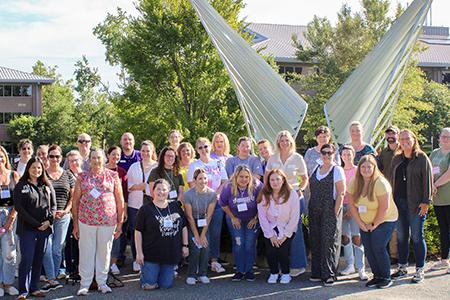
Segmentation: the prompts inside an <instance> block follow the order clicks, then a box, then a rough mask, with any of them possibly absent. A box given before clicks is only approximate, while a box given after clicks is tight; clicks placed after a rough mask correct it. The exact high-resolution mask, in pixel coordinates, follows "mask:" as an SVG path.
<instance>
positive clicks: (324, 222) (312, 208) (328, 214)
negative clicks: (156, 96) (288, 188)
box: [309, 144, 345, 286]
mask: <svg viewBox="0 0 450 300" xmlns="http://www.w3.org/2000/svg"><path fill="white" fill-rule="evenodd" d="M335 152H336V148H335V147H334V145H332V144H325V145H323V146H322V148H320V156H321V159H322V162H323V164H322V165H320V166H318V167H316V168H315V170H314V171H313V173H312V174H311V177H310V178H309V184H310V190H311V199H310V201H309V221H310V226H309V228H310V235H311V278H310V280H311V281H322V282H323V284H324V285H325V286H331V285H333V283H334V280H335V278H336V275H337V272H336V270H337V267H338V263H339V254H340V251H339V250H340V245H341V233H340V231H341V226H342V201H343V198H344V194H345V173H344V170H343V169H342V168H341V167H339V166H337V165H335V164H334V162H333V156H334V154H335Z"/></svg>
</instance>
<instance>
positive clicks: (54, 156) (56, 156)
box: [48, 154, 61, 159]
mask: <svg viewBox="0 0 450 300" xmlns="http://www.w3.org/2000/svg"><path fill="white" fill-rule="evenodd" d="M48 157H49V158H57V159H60V158H61V155H53V154H50V155H49V156H48Z"/></svg>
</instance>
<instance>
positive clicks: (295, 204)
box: [257, 169, 300, 283]
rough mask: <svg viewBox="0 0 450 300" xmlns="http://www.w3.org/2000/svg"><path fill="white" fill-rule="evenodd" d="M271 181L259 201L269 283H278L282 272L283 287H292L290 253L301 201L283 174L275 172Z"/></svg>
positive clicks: (278, 171)
mask: <svg viewBox="0 0 450 300" xmlns="http://www.w3.org/2000/svg"><path fill="white" fill-rule="evenodd" d="M267 178H268V180H266V182H265V184H264V187H263V189H262V191H261V193H260V194H259V196H258V200H257V201H258V218H259V223H260V225H261V228H262V231H263V234H264V241H265V247H266V252H267V253H266V255H267V262H268V264H269V267H270V276H269V279H268V280H267V282H268V283H276V282H277V280H278V275H279V272H280V268H281V278H280V283H289V282H290V281H291V276H290V275H289V250H290V248H291V241H292V238H293V237H294V235H295V232H296V231H297V225H298V220H299V218H300V201H299V199H298V194H297V193H296V192H295V191H293V189H292V187H291V185H290V184H289V183H288V182H287V180H286V174H285V173H284V172H283V171H282V170H280V169H273V170H271V171H270V172H268V174H267Z"/></svg>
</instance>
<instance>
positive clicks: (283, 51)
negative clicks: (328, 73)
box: [247, 23, 450, 68]
mask: <svg viewBox="0 0 450 300" xmlns="http://www.w3.org/2000/svg"><path fill="white" fill-rule="evenodd" d="M423 29H424V34H423V35H422V36H421V37H420V38H419V39H420V40H421V41H422V42H423V43H425V45H426V50H425V51H423V52H421V53H419V54H418V55H417V59H418V64H419V66H420V67H441V68H442V67H443V68H448V67H450V37H449V28H448V27H436V26H424V27H423ZM306 30H307V27H306V26H303V25H284V24H263V23H250V24H248V27H247V31H248V32H249V33H251V34H254V35H255V38H254V39H253V45H252V47H253V48H254V49H263V50H262V51H261V52H262V54H266V55H273V56H274V58H275V61H276V62H278V63H280V62H281V63H289V62H291V63H299V60H298V59H297V57H296V51H297V49H296V47H295V46H294V44H293V40H292V36H293V35H294V34H295V35H296V36H297V39H298V41H299V42H300V43H301V45H302V46H303V47H307V46H308V41H307V40H306V38H305V32H306Z"/></svg>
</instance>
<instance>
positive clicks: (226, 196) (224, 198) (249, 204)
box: [219, 180, 263, 222]
mask: <svg viewBox="0 0 450 300" xmlns="http://www.w3.org/2000/svg"><path fill="white" fill-rule="evenodd" d="M262 188H263V184H262V183H261V181H259V180H257V181H256V188H255V190H254V191H253V195H250V196H249V195H248V190H244V191H241V190H240V189H239V188H238V195H237V196H234V195H233V193H232V192H231V182H230V183H228V184H227V185H226V186H225V187H224V188H223V190H222V192H221V193H220V199H219V204H220V206H222V207H224V206H228V207H229V208H230V210H231V212H232V213H233V215H234V216H235V217H236V218H238V219H240V220H241V221H244V222H247V221H250V220H251V219H252V218H254V217H255V216H256V214H257V213H258V209H257V203H256V198H257V197H258V194H259V192H260V191H261V189H262ZM243 203H245V204H246V205H242V206H241V211H239V209H238V205H240V204H243ZM245 206H246V208H247V210H243V208H245Z"/></svg>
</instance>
